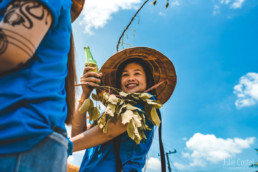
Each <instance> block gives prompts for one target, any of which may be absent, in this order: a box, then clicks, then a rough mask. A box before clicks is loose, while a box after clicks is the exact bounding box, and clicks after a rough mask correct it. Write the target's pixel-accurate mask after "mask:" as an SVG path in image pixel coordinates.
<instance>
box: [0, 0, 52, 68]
mask: <svg viewBox="0 0 258 172" xmlns="http://www.w3.org/2000/svg"><path fill="white" fill-rule="evenodd" d="M51 24H52V16H51V13H50V11H49V10H48V9H47V8H46V7H45V6H43V5H42V4H41V3H40V2H38V1H36V0H26V1H24V0H17V1H13V2H11V3H10V4H9V5H8V7H7V9H6V12H5V14H4V17H3V19H2V21H1V23H0V72H5V71H8V70H11V69H13V68H16V67H17V66H19V65H20V64H24V63H25V62H26V61H27V60H29V59H30V58H31V57H32V55H33V54H34V53H35V51H36V49H37V47H38V45H39V43H40V42H41V40H42V39H43V37H44V36H45V34H46V32H47V31H48V29H49V27H50V26H51Z"/></svg>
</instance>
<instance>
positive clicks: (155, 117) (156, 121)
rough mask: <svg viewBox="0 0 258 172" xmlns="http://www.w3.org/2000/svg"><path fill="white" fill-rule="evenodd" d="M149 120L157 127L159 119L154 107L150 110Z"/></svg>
mask: <svg viewBox="0 0 258 172" xmlns="http://www.w3.org/2000/svg"><path fill="white" fill-rule="evenodd" d="M151 119H152V121H153V123H154V124H155V125H157V126H159V125H160V119H159V116H158V114H157V111H156V109H155V108H154V107H152V108H151Z"/></svg>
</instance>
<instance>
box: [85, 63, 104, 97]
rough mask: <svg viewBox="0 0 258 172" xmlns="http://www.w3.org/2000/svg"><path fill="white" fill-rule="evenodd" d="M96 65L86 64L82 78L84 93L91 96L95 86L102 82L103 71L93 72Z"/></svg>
mask: <svg viewBox="0 0 258 172" xmlns="http://www.w3.org/2000/svg"><path fill="white" fill-rule="evenodd" d="M92 70H94V67H89V66H86V67H85V68H84V72H83V76H82V77H81V79H80V85H81V86H82V90H83V94H85V95H86V97H89V95H90V93H91V92H92V90H93V88H94V87H97V86H99V85H100V84H101V76H102V73H96V72H93V71H92Z"/></svg>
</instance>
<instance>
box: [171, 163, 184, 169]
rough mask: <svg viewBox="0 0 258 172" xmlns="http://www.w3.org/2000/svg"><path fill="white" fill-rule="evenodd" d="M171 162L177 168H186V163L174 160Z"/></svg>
mask: <svg viewBox="0 0 258 172" xmlns="http://www.w3.org/2000/svg"><path fill="white" fill-rule="evenodd" d="M173 164H174V166H175V167H176V169H177V170H184V169H186V168H187V166H186V165H184V164H180V163H178V162H174V163H173Z"/></svg>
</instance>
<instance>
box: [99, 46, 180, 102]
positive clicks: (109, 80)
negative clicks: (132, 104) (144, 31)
mask: <svg viewBox="0 0 258 172" xmlns="http://www.w3.org/2000/svg"><path fill="white" fill-rule="evenodd" d="M131 58H140V59H143V60H144V61H145V62H146V63H148V64H149V66H150V69H149V70H150V71H149V72H151V73H152V74H153V79H154V84H157V83H159V82H162V81H165V80H167V81H168V82H165V83H163V84H161V85H160V86H158V87H157V88H156V98H157V100H158V101H159V102H160V103H162V104H164V103H165V102H166V101H167V100H168V99H169V98H170V96H171V95H172V93H173V91H174V89H175V86H176V82H177V76H176V71H175V68H174V65H173V63H172V62H171V61H170V60H169V58H167V57H166V56H165V55H163V54H162V53H160V52H159V51H157V50H154V49H151V48H148V47H134V48H128V49H124V50H122V51H120V52H117V53H116V54H114V55H113V56H111V57H110V58H109V59H108V60H107V61H106V62H105V63H104V65H103V66H102V68H101V69H100V71H101V72H102V73H103V76H102V84H103V85H105V86H111V87H116V80H117V78H116V71H117V69H118V67H119V66H120V65H121V64H122V63H123V62H124V61H126V60H128V59H131Z"/></svg>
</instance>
